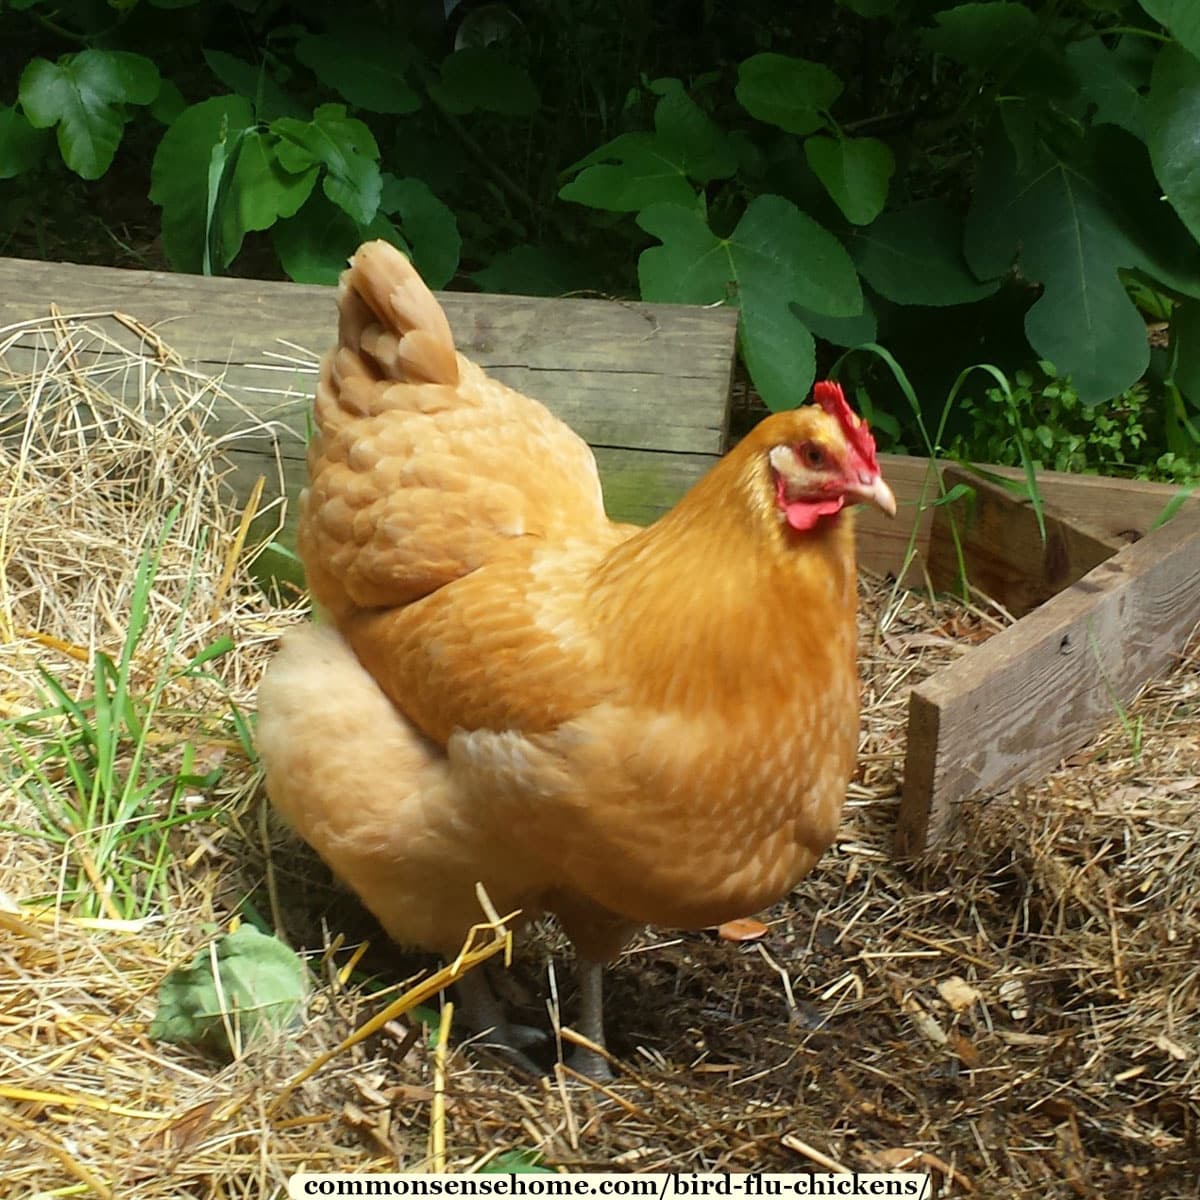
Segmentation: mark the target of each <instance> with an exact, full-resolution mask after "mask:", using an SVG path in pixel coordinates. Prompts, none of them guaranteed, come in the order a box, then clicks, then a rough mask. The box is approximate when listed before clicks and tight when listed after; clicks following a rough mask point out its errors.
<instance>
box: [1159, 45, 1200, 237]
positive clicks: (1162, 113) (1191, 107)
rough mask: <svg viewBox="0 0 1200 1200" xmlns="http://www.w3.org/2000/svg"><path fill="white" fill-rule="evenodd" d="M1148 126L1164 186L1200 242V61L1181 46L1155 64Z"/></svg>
mask: <svg viewBox="0 0 1200 1200" xmlns="http://www.w3.org/2000/svg"><path fill="white" fill-rule="evenodd" d="M1147 125H1148V128H1149V132H1150V136H1149V146H1150V159H1151V161H1152V162H1153V163H1154V173H1155V174H1156V175H1157V176H1158V182H1159V183H1161V184H1162V189H1163V192H1164V193H1165V195H1166V198H1167V199H1168V200H1169V201H1170V202H1171V207H1172V208H1174V209H1175V211H1176V212H1177V213H1178V214H1179V215H1180V217H1182V218H1183V223H1184V224H1185V225H1186V226H1187V227H1188V228H1189V229H1190V230H1191V231H1192V236H1193V237H1195V238H1196V239H1197V240H1200V61H1197V60H1196V59H1195V58H1193V57H1192V56H1191V55H1190V54H1189V53H1188V52H1187V51H1186V50H1182V49H1180V48H1179V47H1178V46H1166V47H1164V48H1163V51H1162V53H1161V54H1160V55H1159V56H1158V61H1157V62H1156V63H1155V64H1154V74H1153V76H1152V81H1151V85H1150V102H1149V105H1148V110H1147Z"/></svg>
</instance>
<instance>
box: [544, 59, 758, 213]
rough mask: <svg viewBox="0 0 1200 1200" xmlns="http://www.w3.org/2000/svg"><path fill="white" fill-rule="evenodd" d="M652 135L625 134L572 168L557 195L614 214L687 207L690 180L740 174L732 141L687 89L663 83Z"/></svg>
mask: <svg viewBox="0 0 1200 1200" xmlns="http://www.w3.org/2000/svg"><path fill="white" fill-rule="evenodd" d="M660 82H661V83H662V84H663V88H662V90H663V96H662V99H661V100H659V102H658V104H657V105H656V107H655V110H654V132H653V133H624V134H621V135H620V136H619V137H616V138H614V139H613V140H612V141H611V142H607V143H605V145H603V146H600V147H599V148H598V149H596V150H593V151H592V153H591V154H589V155H587V157H586V158H582V159H580V161H579V162H577V163H575V165H574V166H573V167H571V168H570V170H572V171H579V174H578V175H577V176H576V178H575V179H573V180H572V181H571V182H570V183H568V184H566V186H565V187H563V188H562V190H561V191H560V192H559V195H560V196H561V197H562V198H563V199H564V200H573V201H575V202H576V203H577V204H586V205H588V206H589V207H590V208H604V209H608V210H609V211H611V212H637V211H638V210H640V209H643V208H649V207H650V206H651V205H652V204H682V205H685V206H686V205H689V204H691V203H693V202H694V200H695V198H696V194H695V191H694V190H693V188H692V185H691V184H690V183H689V182H688V180H689V179H694V180H696V181H698V182H700V183H708V182H710V181H711V180H713V179H726V178H728V177H729V176H730V175H732V174H733V173H734V171H736V170H737V151H736V147H735V145H734V143H733V142H732V141H731V140H730V139H729V138H728V137H726V135H725V134H724V133H723V132H722V131H721V130H720V129H719V128H718V127H717V126H716V125H715V124H714V123H713V121H712V120H711V119H710V118H709V117H708V116H707V115H706V114H705V113H704V112H703V111H702V110H701V109H700V108H699V106H698V105H697V104H696V103H695V101H693V100H692V99H691V97H690V96H688V95H687V93H686V92H684V91H683V89H682V87H681V86H680V85H679V82H678V80H674V79H672V80H663V81H660Z"/></svg>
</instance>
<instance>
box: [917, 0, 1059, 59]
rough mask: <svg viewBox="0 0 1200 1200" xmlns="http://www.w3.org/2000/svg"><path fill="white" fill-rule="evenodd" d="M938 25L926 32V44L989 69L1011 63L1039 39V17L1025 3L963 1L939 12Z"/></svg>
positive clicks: (935, 49)
mask: <svg viewBox="0 0 1200 1200" xmlns="http://www.w3.org/2000/svg"><path fill="white" fill-rule="evenodd" d="M935 20H936V21H937V27H936V28H935V29H928V30H926V31H925V33H924V41H925V44H926V45H927V46H928V47H929V48H930V49H931V50H933V51H935V52H936V53H938V54H944V55H946V56H947V57H948V58H952V59H954V60H955V61H956V62H960V63H963V64H964V65H965V66H968V67H974V68H976V69H977V70H980V71H989V70H992V69H994V68H996V67H999V66H1001V65H1004V64H1006V63H1008V62H1009V61H1010V60H1011V59H1012V58H1013V57H1014V56H1015V55H1017V54H1019V53H1021V52H1022V51H1024V50H1026V49H1027V48H1028V47H1030V46H1031V45H1033V44H1034V43H1036V42H1037V40H1038V36H1039V29H1038V21H1037V17H1035V16H1034V14H1033V13H1032V12H1030V11H1029V9H1028V8H1026V7H1025V5H1023V4H1016V3H1011V2H1004V0H1001V2H997V3H988V2H986V0H985V2H984V3H979V4H960V5H959V6H958V7H957V8H951V9H947V10H946V11H945V12H940V13H938V14H937V16H936V18H935Z"/></svg>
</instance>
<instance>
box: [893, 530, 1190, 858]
mask: <svg viewBox="0 0 1200 1200" xmlns="http://www.w3.org/2000/svg"><path fill="white" fill-rule="evenodd" d="M1197 623H1200V513H1198V512H1197V511H1196V510H1195V509H1194V508H1190V509H1187V510H1184V511H1183V512H1181V513H1180V514H1179V515H1177V516H1176V517H1175V518H1174V519H1173V520H1171V521H1169V522H1168V523H1167V524H1166V525H1164V526H1163V527H1162V528H1160V529H1158V530H1155V531H1154V532H1153V533H1150V534H1148V535H1147V536H1146V537H1144V538H1143V539H1141V540H1140V541H1138V542H1136V543H1135V544H1133V545H1130V546H1126V547H1125V548H1124V549H1122V550H1120V551H1119V552H1118V553H1116V554H1115V555H1113V557H1111V558H1109V559H1108V560H1107V561H1105V562H1103V563H1101V564H1100V565H1099V566H1098V567H1096V568H1095V569H1094V570H1092V571H1090V572H1088V574H1087V575H1085V576H1084V577H1083V578H1082V579H1080V580H1079V581H1078V582H1077V583H1075V584H1073V585H1072V586H1071V587H1069V588H1067V589H1066V590H1065V591H1062V592H1060V593H1059V594H1058V595H1057V596H1055V597H1054V598H1053V599H1051V600H1048V601H1047V602H1046V603H1045V604H1043V605H1042V606H1041V607H1040V608H1038V609H1036V610H1035V611H1034V612H1032V613H1030V614H1029V615H1028V616H1026V617H1024V618H1023V619H1022V620H1020V621H1018V622H1017V623H1016V624H1015V625H1013V626H1011V627H1010V628H1008V629H1007V630H1005V631H1004V632H1003V633H1000V634H997V635H996V636H995V637H993V638H992V639H990V640H989V641H987V642H985V643H984V644H983V645H982V646H979V647H978V648H976V649H974V650H972V651H971V652H970V653H969V654H967V655H965V656H964V657H963V658H962V659H960V660H959V661H958V662H957V663H955V664H953V665H952V666H950V667H948V668H946V669H945V670H943V671H941V672H939V673H938V674H937V675H935V676H934V677H933V678H931V679H928V680H926V681H925V682H924V683H922V684H919V685H918V686H917V687H916V688H914V689H913V691H912V694H911V697H910V701H909V724H908V753H907V760H906V767H905V777H904V791H903V797H902V800H901V806H900V818H899V825H898V828H897V849H898V851H899V852H900V853H901V854H902V855H911V854H915V853H917V852H918V851H919V850H920V849H921V848H922V847H923V846H925V845H926V844H927V843H928V842H932V841H936V840H937V839H938V838H940V837H943V836H944V835H945V834H946V833H947V832H948V830H949V829H950V828H951V826H952V824H953V818H954V808H955V804H956V803H957V802H958V801H960V800H962V799H964V798H965V797H967V796H970V795H974V794H978V793H988V792H994V791H999V790H1006V789H1008V788H1011V787H1013V786H1014V785H1016V784H1019V783H1022V782H1026V781H1029V780H1033V779H1037V778H1040V777H1041V775H1043V774H1044V773H1045V772H1046V771H1047V770H1050V769H1052V768H1053V767H1054V766H1055V765H1056V764H1057V763H1058V762H1059V761H1061V759H1062V758H1063V757H1064V756H1065V755H1067V754H1070V753H1071V752H1072V751H1074V750H1077V749H1078V748H1079V747H1080V746H1081V745H1083V744H1084V743H1085V742H1086V741H1087V740H1088V739H1089V738H1090V737H1092V736H1093V735H1094V734H1095V732H1096V730H1097V729H1098V728H1099V727H1100V726H1101V725H1102V724H1104V723H1106V722H1108V721H1111V720H1114V719H1115V718H1116V717H1117V715H1118V713H1119V707H1118V705H1122V704H1125V703H1127V702H1128V701H1129V700H1131V699H1132V698H1133V696H1134V694H1135V693H1136V692H1137V690H1138V688H1140V687H1141V686H1142V684H1143V683H1145V682H1146V681H1147V680H1148V679H1150V678H1152V677H1153V676H1154V675H1156V674H1158V673H1160V672H1162V671H1163V670H1165V669H1166V668H1168V667H1169V666H1170V665H1171V664H1172V663H1173V662H1174V661H1175V660H1176V657H1177V655H1178V654H1179V653H1180V652H1181V651H1182V649H1183V647H1184V645H1185V643H1186V641H1187V639H1188V637H1189V636H1190V635H1191V633H1192V632H1193V630H1194V629H1195V628H1196V625H1197Z"/></svg>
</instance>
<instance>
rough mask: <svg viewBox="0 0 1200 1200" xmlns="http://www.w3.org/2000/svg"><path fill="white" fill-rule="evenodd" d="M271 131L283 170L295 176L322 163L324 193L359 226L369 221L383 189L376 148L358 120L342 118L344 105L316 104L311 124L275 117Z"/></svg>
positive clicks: (373, 141) (344, 109)
mask: <svg viewBox="0 0 1200 1200" xmlns="http://www.w3.org/2000/svg"><path fill="white" fill-rule="evenodd" d="M271 130H272V132H273V133H276V134H278V135H279V137H280V138H281V139H282V141H281V142H280V145H279V151H278V153H279V161H280V163H281V164H282V165H283V167H284V169H285V170H288V171H291V172H292V173H293V174H301V173H302V172H304V171H305V170H307V169H308V168H309V167H310V166H312V165H313V164H314V163H320V164H322V165H323V166H324V167H325V178H324V180H323V182H322V186H323V187H324V189H325V195H326V196H328V197H329V199H330V200H332V201H333V202H334V204H336V205H337V206H338V207H339V208H341V209H342V210H343V211H344V212H345V213H346V215H347V216H349V217H350V219H351V220H352V221H355V222H357V223H358V224H360V225H366V224H368V223H369V222H370V221H371V220H372V219H373V218H374V217H375V214H376V213H377V212H378V211H379V198H380V195H381V194H382V191H383V180H382V178H381V176H380V173H379V147H378V145H376V143H375V138H374V136H373V135H372V134H371V131H370V130H369V129H368V128H367V127H366V126H365V125H364V124H363V123H362V122H361V121H359V120H356V119H355V118H354V117H347V116H346V107H345V105H343V104H322V105H321V106H320V107H319V108H318V109H317V110H316V111H315V112H314V113H313V118H312V120H311V121H298V120H296V119H295V118H294V117H280V118H279V119H278V120H277V121H274V122H273V123H272V125H271Z"/></svg>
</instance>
